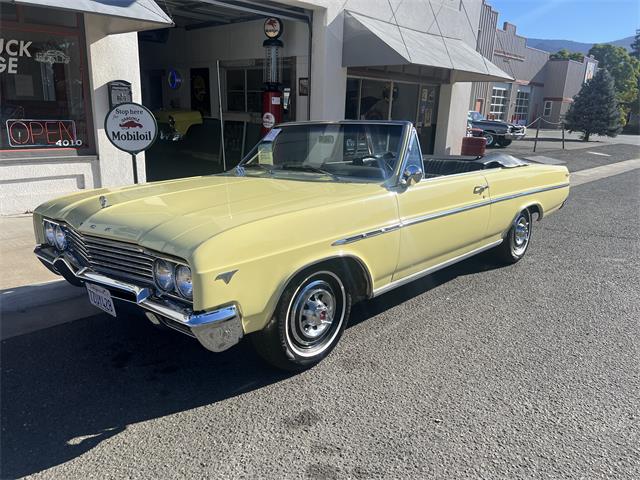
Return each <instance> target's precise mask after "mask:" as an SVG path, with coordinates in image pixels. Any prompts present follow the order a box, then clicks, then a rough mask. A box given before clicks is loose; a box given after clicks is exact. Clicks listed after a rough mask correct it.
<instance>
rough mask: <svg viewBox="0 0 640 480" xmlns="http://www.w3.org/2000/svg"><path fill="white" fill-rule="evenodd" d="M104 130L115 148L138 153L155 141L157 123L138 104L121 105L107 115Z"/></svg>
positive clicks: (154, 118) (150, 114)
mask: <svg viewBox="0 0 640 480" xmlns="http://www.w3.org/2000/svg"><path fill="white" fill-rule="evenodd" d="M104 130H105V132H106V133H107V138H108V139H109V141H110V142H111V143H113V145H114V146H115V147H116V148H118V149H120V150H123V151H125V152H129V153H138V152H142V151H143V150H146V149H147V148H149V147H150V146H151V145H153V142H155V141H156V137H157V136H158V123H157V122H156V117H154V116H153V113H151V111H150V110H149V109H148V108H147V107H145V106H143V105H140V104H138V103H121V104H120V105H116V106H115V107H113V108H112V109H111V111H110V112H109V113H107V116H106V117H105V119H104Z"/></svg>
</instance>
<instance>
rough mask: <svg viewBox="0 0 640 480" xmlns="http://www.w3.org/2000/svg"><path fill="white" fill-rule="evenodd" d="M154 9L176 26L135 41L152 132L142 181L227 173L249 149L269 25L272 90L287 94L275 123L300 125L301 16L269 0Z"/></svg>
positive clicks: (175, 0) (304, 110) (305, 105)
mask: <svg viewBox="0 0 640 480" xmlns="http://www.w3.org/2000/svg"><path fill="white" fill-rule="evenodd" d="M159 5H160V6H161V7H162V8H163V10H164V11H165V13H166V14H167V15H168V16H169V17H170V18H171V19H172V20H173V22H174V23H175V27H174V28H171V29H164V30H156V31H150V32H143V33H141V34H140V36H139V40H140V42H139V45H140V67H141V68H140V70H141V77H142V79H141V80H142V97H143V98H142V101H143V104H145V105H146V106H147V107H148V108H150V109H151V110H152V111H154V113H155V114H156V117H157V118H158V122H159V126H160V130H161V139H160V140H159V141H158V142H156V144H155V145H154V146H153V147H152V149H150V150H149V151H148V152H147V154H146V170H147V179H148V180H149V181H153V180H163V179H169V178H179V177H185V176H192V175H205V174H212V173H219V172H221V171H223V170H225V167H226V169H227V170H228V169H230V168H232V167H234V166H235V165H236V164H237V163H238V162H239V161H240V160H241V158H242V157H243V156H244V155H245V154H246V153H247V152H248V151H249V150H250V149H251V148H252V147H253V146H254V145H255V144H256V143H257V142H258V140H259V139H260V136H261V128H262V126H263V98H262V97H263V95H262V92H263V89H264V87H265V75H264V65H265V48H264V46H263V42H264V41H265V39H267V36H266V35H265V21H266V20H267V19H268V18H270V17H275V18H278V19H279V20H280V22H281V27H282V32H281V36H280V37H279V40H280V41H281V42H282V47H281V48H280V50H279V55H281V58H280V62H279V68H280V71H279V75H280V78H281V82H280V85H279V86H278V88H279V89H281V90H282V91H283V93H284V91H285V90H286V92H287V95H286V98H287V102H286V107H287V108H286V110H285V109H284V108H283V112H284V113H283V116H282V120H283V121H293V120H304V119H307V118H308V113H309V90H308V85H309V72H310V70H309V68H310V47H311V44H310V41H311V20H312V18H311V17H312V16H311V12H310V11H308V10H304V9H302V8H297V7H291V6H287V5H283V4H279V3H277V2H269V1H261V2H257V1H255V2H254V1H235V0H226V1H223V0H220V1H218V0H197V1H195V0H163V1H162V2H159ZM218 66H219V74H218ZM218 75H219V78H220V81H218ZM284 106H285V105H284V104H283V107H284ZM221 117H222V121H221ZM223 148H224V152H225V155H224V156H223ZM223 157H224V158H225V159H226V162H225V161H223Z"/></svg>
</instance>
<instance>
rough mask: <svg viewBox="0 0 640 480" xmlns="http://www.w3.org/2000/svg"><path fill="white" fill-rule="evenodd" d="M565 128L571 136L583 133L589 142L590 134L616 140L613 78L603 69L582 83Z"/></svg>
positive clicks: (617, 124)
mask: <svg viewBox="0 0 640 480" xmlns="http://www.w3.org/2000/svg"><path fill="white" fill-rule="evenodd" d="M565 124H566V127H567V129H568V130H569V131H570V132H574V131H576V132H583V134H584V135H583V137H582V139H583V140H584V141H585V142H588V141H589V136H590V135H591V134H596V135H606V136H608V137H615V136H616V135H618V133H620V131H621V130H622V127H621V125H620V110H619V108H618V102H617V100H616V91H615V86H614V82H613V78H612V77H611V75H610V74H609V72H608V71H607V70H605V69H600V70H598V73H596V75H595V76H594V77H593V78H592V79H591V80H589V81H588V82H587V83H585V84H584V85H583V86H582V88H581V89H580V92H579V93H578V95H576V96H575V97H574V99H573V103H572V104H571V106H570V107H569V111H568V112H567V116H566V118H565Z"/></svg>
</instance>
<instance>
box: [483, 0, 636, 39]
mask: <svg viewBox="0 0 640 480" xmlns="http://www.w3.org/2000/svg"><path fill="white" fill-rule="evenodd" d="M487 3H488V4H489V5H491V6H492V7H493V8H494V10H497V11H499V12H500V17H499V18H498V26H500V27H502V24H503V22H505V21H507V22H509V23H514V24H515V25H516V26H517V27H518V30H517V31H518V33H519V34H520V35H523V36H525V37H532V38H553V39H562V40H574V41H576V42H585V43H598V42H608V41H612V40H619V39H621V38H624V37H628V36H630V35H634V34H635V31H636V28H640V0H487Z"/></svg>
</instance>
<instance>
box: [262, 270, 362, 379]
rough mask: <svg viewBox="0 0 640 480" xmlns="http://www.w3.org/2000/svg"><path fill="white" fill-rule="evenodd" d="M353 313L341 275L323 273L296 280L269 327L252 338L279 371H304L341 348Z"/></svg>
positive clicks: (330, 271) (299, 277) (287, 289)
mask: <svg viewBox="0 0 640 480" xmlns="http://www.w3.org/2000/svg"><path fill="white" fill-rule="evenodd" d="M350 311H351V294H350V292H349V289H348V287H347V285H346V284H345V283H344V282H343V281H342V279H341V277H340V272H339V271H333V270H329V269H326V270H325V269H319V270H316V271H307V272H306V273H303V274H300V275H297V276H296V278H294V279H293V280H292V281H291V282H290V283H289V285H288V286H287V288H286V289H285V291H284V292H283V294H282V297H281V298H280V301H279V302H278V306H277V308H276V312H275V314H274V316H273V318H272V319H271V321H270V322H269V323H268V324H267V326H266V327H265V328H264V329H263V330H261V331H259V332H256V333H255V334H253V335H252V336H251V338H252V342H253V345H254V347H255V349H256V351H257V352H258V354H259V355H260V356H261V357H262V358H264V359H265V360H266V361H267V362H269V363H270V364H272V365H273V366H275V367H277V368H281V369H284V370H290V371H298V370H304V369H306V368H309V367H312V366H313V365H315V364H317V363H318V362H320V361H321V360H322V359H323V358H325V357H326V356H327V355H329V353H330V352H331V350H333V348H334V347H335V346H336V345H337V343H338V341H339V340H340V337H341V336H342V332H343V331H344V329H345V327H346V325H347V321H348V319H349V313H350Z"/></svg>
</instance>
